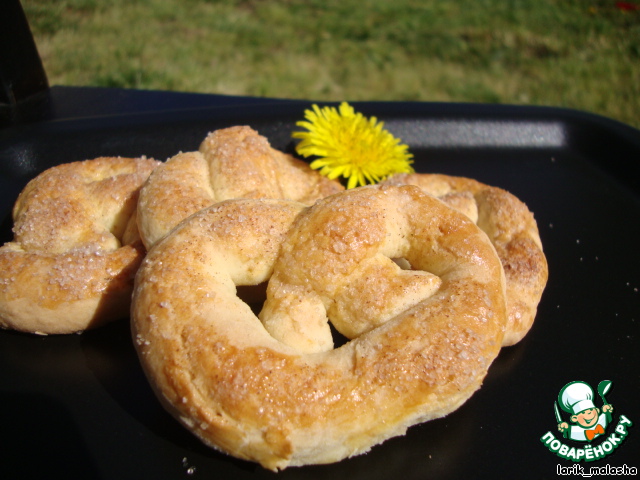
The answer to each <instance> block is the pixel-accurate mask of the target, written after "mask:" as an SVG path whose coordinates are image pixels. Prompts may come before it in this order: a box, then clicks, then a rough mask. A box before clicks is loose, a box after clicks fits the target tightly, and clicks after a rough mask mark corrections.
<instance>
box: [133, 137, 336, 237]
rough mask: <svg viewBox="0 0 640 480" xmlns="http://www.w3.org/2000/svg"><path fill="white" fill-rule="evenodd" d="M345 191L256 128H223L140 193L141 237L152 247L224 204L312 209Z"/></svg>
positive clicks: (173, 160) (175, 160)
mask: <svg viewBox="0 0 640 480" xmlns="http://www.w3.org/2000/svg"><path fill="white" fill-rule="evenodd" d="M343 189H344V188H343V187H342V185H340V183H338V182H337V181H334V180H329V179H327V178H326V177H324V176H322V175H320V174H319V173H318V172H316V171H314V170H312V169H311V168H310V167H309V165H308V164H307V163H305V162H302V161H301V160H298V159H296V158H295V157H293V156H291V155H288V154H285V153H283V152H280V151H279V150H276V149H274V148H272V147H271V146H270V145H269V142H268V140H267V139H266V138H265V137H263V136H261V135H259V134H258V133H257V132H256V131H254V130H253V129H251V128H250V127H247V126H236V127H230V128H225V129H220V130H216V131H214V132H211V133H210V134H209V135H208V136H207V137H206V138H205V139H204V140H203V142H202V144H201V145H200V149H199V151H197V152H185V153H179V154H177V155H175V156H174V157H172V158H170V159H169V160H167V162H165V163H164V164H163V165H161V166H160V168H158V169H157V170H156V171H155V172H154V173H153V175H152V176H151V178H150V179H149V181H148V182H147V184H146V185H145V186H144V188H143V190H142V192H141V194H140V210H139V211H140V217H139V227H140V234H141V236H142V240H143V242H144V244H145V246H146V247H147V248H149V247H151V245H153V244H154V243H155V242H157V241H158V240H159V239H160V238H162V237H163V236H164V235H166V234H167V233H169V231H170V230H171V229H172V228H173V227H175V226H176V225H177V224H178V223H180V221H181V220H183V219H185V218H187V217H188V216H189V215H192V214H193V213H196V212H198V211H200V210H202V209H203V208H206V207H208V206H210V205H213V204H214V203H218V202H221V201H223V200H229V199H232V198H281V199H285V200H294V201H298V202H301V203H304V204H309V205H310V204H313V202H315V201H316V200H318V199H319V198H323V197H325V196H327V195H331V194H333V193H337V192H339V191H342V190H343Z"/></svg>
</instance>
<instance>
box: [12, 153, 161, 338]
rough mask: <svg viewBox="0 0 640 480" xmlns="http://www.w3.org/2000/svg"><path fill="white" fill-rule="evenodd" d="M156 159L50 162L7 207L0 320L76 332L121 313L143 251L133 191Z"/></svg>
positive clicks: (36, 329)
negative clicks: (9, 227)
mask: <svg viewBox="0 0 640 480" xmlns="http://www.w3.org/2000/svg"><path fill="white" fill-rule="evenodd" d="M158 163H159V162H156V161H155V160H151V159H146V158H138V159H132V158H121V157H101V158H97V159H94V160H86V161H82V162H72V163H67V164H63V165H59V166H56V167H53V168H50V169H48V170H46V171H44V172H43V173H41V174H40V175H38V176H37V177H36V178H34V179H33V180H31V181H30V182H29V183H28V184H27V186H26V187H25V188H24V190H23V191H22V192H21V193H20V195H19V197H18V199H17V201H16V203H15V206H14V209H13V219H14V227H13V231H14V238H13V241H11V242H8V243H6V244H5V245H4V246H2V247H1V248H0V326H2V327H3V328H12V329H16V330H21V331H26V332H34V333H41V334H49V333H71V332H79V331H82V330H85V329H87V328H92V327H96V326H99V325H101V324H103V323H105V322H107V321H110V320H113V319H115V318H119V317H125V316H126V315H127V313H128V310H129V306H130V298H131V291H132V289H133V276H134V274H135V272H136V270H137V267H138V265H139V263H140V261H141V260H142V257H143V256H144V253H145V252H144V248H143V246H142V243H141V242H140V237H139V235H138V230H137V226H136V221H135V212H136V204H137V200H138V192H139V190H140V187H141V185H142V183H143V182H144V181H145V180H146V178H147V177H148V176H149V173H150V172H151V171H152V170H153V169H154V168H155V167H156V165H157V164H158Z"/></svg>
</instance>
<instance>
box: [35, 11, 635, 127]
mask: <svg viewBox="0 0 640 480" xmlns="http://www.w3.org/2000/svg"><path fill="white" fill-rule="evenodd" d="M638 5H640V2H639V3H638ZM23 7H24V9H25V12H26V14H27V17H28V19H29V21H30V24H31V27H32V30H33V33H34V36H35V39H36V43H37V45H38V49H39V51H40V54H41V56H42V58H43V62H44V65H45V69H46V71H47V74H48V76H49V80H50V83H51V84H52V85H81V86H108V87H126V88H141V89H161V90H176V91H191V92H206V93H222V94H235V95H253V96H267V97H280V98H305V99H311V100H317V101H322V100H331V101H339V100H348V101H357V100H420V101H444V102H491V103H509V104H528V105H552V106H560V107H569V108H575V109H579V110H584V111H590V112H593V113H597V114H601V115H605V116H607V117H611V118H614V119H617V120H620V121H622V122H625V123H628V124H631V125H633V126H635V127H640V10H636V11H623V10H621V9H619V8H617V7H616V5H615V2H613V1H605V0H592V1H590V0H511V1H508V2H505V1H500V0H463V1H457V2H456V1H449V0H431V1H429V0H391V1H385V0H339V1H338V0H306V1H305V0H282V1H266V0H219V1H213V0H208V1H207V0H137V1H134V0H111V1H99V0H55V1H52V0H23Z"/></svg>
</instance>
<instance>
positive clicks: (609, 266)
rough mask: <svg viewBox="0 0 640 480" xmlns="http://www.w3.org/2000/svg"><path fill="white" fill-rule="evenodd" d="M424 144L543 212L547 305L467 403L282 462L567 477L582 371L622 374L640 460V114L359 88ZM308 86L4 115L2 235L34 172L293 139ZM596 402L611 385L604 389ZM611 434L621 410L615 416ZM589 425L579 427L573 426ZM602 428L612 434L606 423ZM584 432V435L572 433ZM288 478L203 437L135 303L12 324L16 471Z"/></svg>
mask: <svg viewBox="0 0 640 480" xmlns="http://www.w3.org/2000/svg"><path fill="white" fill-rule="evenodd" d="M354 105H355V106H356V108H357V109H358V110H359V111H362V112H363V113H365V114H366V115H375V116H377V117H378V118H379V119H380V120H383V121H384V122H385V124H386V126H387V128H388V129H389V130H391V131H392V132H393V133H394V134H395V135H397V136H399V137H401V138H402V140H403V141H404V142H406V143H408V144H409V146H410V147H411V151H412V152H413V153H414V155H415V158H416V162H415V167H416V170H418V171H420V172H440V173H447V174H452V175H463V176H469V177H474V178H476V179H478V180H480V181H482V182H485V183H488V184H491V185H496V186H500V187H502V188H505V189H507V190H509V191H511V192H512V193H514V194H515V195H517V196H518V197H519V198H520V199H522V200H523V201H524V202H526V203H527V204H528V206H529V207H530V209H531V210H532V211H533V212H534V213H535V216H536V219H537V221H538V225H539V228H540V233H541V237H542V241H543V244H544V248H545V253H546V255H547V259H548V261H549V269H550V278H549V283H548V285H547V288H546V291H545V293H544V296H543V298H542V302H541V303H540V306H539V309H538V316H537V320H536V323H535V324H534V327H533V329H532V331H531V332H530V333H529V335H528V336H527V337H526V338H525V339H524V340H523V341H522V342H521V343H520V344H518V345H516V346H514V347H509V348H505V349H503V351H502V352H501V354H500V356H499V357H498V359H497V360H496V362H495V363H494V365H493V366H492V367H491V370H490V373H489V375H488V376H487V378H486V380H485V383H484V386H483V387H482V388H481V389H480V390H479V391H478V392H477V393H476V394H475V395H474V396H473V397H472V398H471V399H470V400H469V401H468V402H467V403H466V404H464V405H463V406H462V407H461V408H460V409H459V410H457V411H456V412H454V413H452V414H450V415H449V416H447V417H445V418H442V419H439V420H435V421H432V422H429V423H426V424H423V425H419V426H415V427H413V428H411V429H410V430H409V432H408V433H407V435H406V436H404V437H400V438H395V439H392V440H389V441H387V442H386V443H384V444H382V445H380V446H377V447H374V448H373V449H372V450H371V451H370V452H369V453H368V454H366V455H362V456H359V457H355V458H352V459H348V460H345V461H342V462H340V463H337V464H334V465H324V466H311V467H303V468H291V469H288V470H285V471H284V472H281V473H279V474H277V476H278V477H281V478H304V479H315V478H323V479H324V478H353V479H356V478H357V479H360V478H362V479H367V480H373V479H383V478H384V479H387V478H389V479H396V478H403V479H407V480H408V479H410V478H495V477H502V478H552V477H555V476H556V474H557V472H558V470H557V469H558V468H559V466H561V467H571V466H572V465H573V462H572V461H569V460H563V459H561V458H559V457H558V456H556V455H555V454H553V453H552V452H550V451H549V449H548V448H547V447H546V446H545V445H544V444H543V442H542V441H541V438H542V437H543V436H544V435H545V433H546V432H548V431H551V432H553V433H554V434H556V423H557V422H556V419H555V416H554V409H553V403H554V401H555V400H556V398H557V395H558V393H559V391H560V389H561V388H562V387H563V386H564V385H565V384H566V383H568V382H570V381H574V380H583V381H586V382H588V383H590V384H591V385H592V386H593V388H594V389H595V387H596V385H597V384H598V382H599V381H601V380H605V379H608V380H611V381H612V382H613V388H612V390H611V392H610V393H609V394H608V395H607V400H608V401H609V402H610V403H611V404H612V405H613V406H614V408H615V410H614V422H617V421H618V419H619V416H620V415H625V416H626V417H627V418H629V419H630V420H632V421H634V422H636V425H634V426H632V427H630V428H629V434H628V436H627V437H626V438H625V440H624V441H623V442H622V443H621V444H620V445H619V447H618V448H616V449H615V451H614V452H613V453H612V454H611V455H608V456H607V457H606V458H604V459H602V460H599V461H596V462H590V463H585V462H582V463H580V464H579V465H580V466H583V467H584V468H585V469H588V468H589V467H591V466H598V467H606V466H607V465H609V466H611V467H622V466H624V465H626V466H627V467H635V468H638V467H640V461H639V460H638V452H639V451H640V426H639V424H638V423H637V422H640V412H637V411H636V410H637V409H636V407H637V405H638V399H640V374H639V373H638V368H639V367H640V354H639V350H640V349H639V346H638V340H639V338H638V333H639V325H640V308H639V307H640V293H639V292H638V289H640V254H639V253H638V252H639V250H638V239H639V238H640V223H639V220H640V184H639V182H640V161H639V159H640V132H639V131H638V130H635V129H633V128H631V127H628V126H626V125H622V124H619V123H617V122H614V121H610V120H608V119H605V118H602V117H598V116H593V115H589V114H585V113H581V112H576V111H572V110H563V109H553V108H534V107H509V106H504V107H502V106H484V105H458V104H454V105H452V104H429V103H360V104H354ZM308 106H309V104H308V103H302V102H300V103H298V102H285V103H279V102H274V103H272V104H269V103H260V104H256V105H242V106H239V107H237V108H235V107H234V108H203V109H194V110H188V111H174V112H161V113H153V114H139V115H125V116H117V115H116V116H104V117H99V118H85V119H75V120H67V121H51V122H44V123H39V124H33V125H28V126H23V127H14V128H11V129H5V130H3V131H0V188H1V193H0V215H1V218H3V219H4V224H3V225H4V226H3V228H2V230H1V232H2V241H6V240H8V239H9V238H10V218H9V217H10V210H11V207H12V205H13V202H14V201H15V198H16V196H17V194H18V193H19V191H20V190H21V188H22V187H23V186H24V184H25V183H26V181H27V180H28V179H29V178H31V177H33V176H35V175H36V174H37V173H39V172H40V171H42V170H43V169H45V168H47V167H49V166H52V165H55V164H58V163H62V162H68V161H73V160H81V159H85V158H93V157H97V156H102V155H122V156H135V155H147V156H150V157H155V158H158V159H166V158H167V157H170V156H172V155H174V154H175V153H177V152H178V151H188V150H193V149H196V148H197V147H198V145H199V143H200V141H201V140H202V139H203V138H204V136H205V135H206V133H207V132H209V131H210V130H213V129H216V128H221V127H226V126H231V125H238V124H247V125H250V126H252V127H254V128H255V129H257V130H258V131H259V132H260V133H262V134H264V135H266V136H267V137H268V138H269V139H270V140H271V142H272V144H273V145H274V146H275V147H277V148H280V149H283V150H291V149H292V146H293V143H292V141H291V137H290V133H291V131H292V130H293V129H294V128H295V121H297V120H300V119H302V116H303V110H304V108H306V107H308ZM596 405H597V406H601V405H602V402H601V401H600V399H599V398H596ZM609 428H610V429H611V430H608V432H607V434H609V433H611V431H612V430H613V427H611V426H610V427H609ZM565 442H566V443H571V442H570V441H568V440H567V441H565ZM594 443H597V440H596V441H594ZM571 445H572V446H575V447H578V448H582V447H583V446H584V445H580V444H577V443H571ZM62 475H64V476H65V477H66V478H101V479H119V480H121V479H129V478H131V479H134V478H135V479H141V478H149V479H158V480H159V479H165V478H166V479H176V478H237V479H242V478H274V477H275V476H276V474H274V473H272V472H268V471H266V470H264V469H262V468H261V467H259V466H257V465H254V464H252V463H246V462H242V461H237V460H234V459H232V458H230V457H228V456H225V455H223V454H220V453H217V452H215V451H213V450H210V449H209V448H207V447H205V446H203V445H202V444H201V443H200V442H199V441H198V440H196V439H195V438H194V437H192V436H191V434H190V433H188V432H187V431H186V430H184V429H183V428H182V427H181V426H179V425H178V423H177V422H176V421H174V420H173V418H172V417H170V416H169V415H168V414H167V413H165V411H164V410H163V409H162V408H161V406H160V405H159V403H158V402H157V401H156V398H155V397H154V395H153V394H152V392H151V389H150V388H149V386H148V384H147V381H146V379H145V377H144V375H143V373H142V371H141V369H140V367H139V364H138V362H137V358H136V355H135V353H134V349H133V346H132V341H131V338H130V335H129V326H128V322H127V321H126V320H123V321H120V322H116V323H114V324H111V325H109V326H107V327H104V328H102V329H99V330H95V331H90V332H86V333H85V334H82V335H69V336H51V337H37V336H31V335H25V334H20V333H15V332H10V331H2V332H0V478H3V479H14V478H55V477H56V476H62Z"/></svg>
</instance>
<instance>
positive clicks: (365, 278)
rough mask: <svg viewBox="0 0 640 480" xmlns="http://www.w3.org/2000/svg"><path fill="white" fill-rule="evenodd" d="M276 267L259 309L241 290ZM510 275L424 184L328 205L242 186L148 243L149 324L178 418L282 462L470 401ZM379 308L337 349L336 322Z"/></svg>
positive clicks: (216, 441)
mask: <svg viewBox="0 0 640 480" xmlns="http://www.w3.org/2000/svg"><path fill="white" fill-rule="evenodd" d="M239 218H242V221H237V219H239ZM234 219H235V221H234ZM393 259H403V260H404V261H403V262H399V263H402V264H404V265H405V267H406V265H409V266H410V268H411V270H407V269H406V268H405V269H403V268H401V267H400V266H399V265H398V262H397V261H394V260H393ZM267 280H268V286H267V294H266V295H267V299H266V301H265V302H264V306H263V308H262V311H261V312H260V313H259V316H258V315H256V314H255V313H254V312H253V311H252V309H251V308H250V306H249V305H248V304H247V303H245V302H244V301H243V300H242V299H240V298H239V297H238V295H237V291H238V289H239V288H240V286H242V285H258V284H261V283H263V282H265V281H267ZM369 287H370V288H369ZM368 288H369V289H368ZM367 289H368V290H367ZM504 289H505V285H504V272H503V269H502V266H501V263H500V259H499V258H498V256H497V255H496V252H495V249H494V247H493V246H492V245H491V243H490V241H489V239H488V238H487V235H486V234H484V233H483V232H482V231H481V230H480V229H479V228H478V227H477V226H476V225H475V223H474V222H472V221H471V220H470V219H468V218H467V217H466V216H465V215H463V214H462V213H460V212H458V211H456V210H454V209H452V208H450V207H448V206H446V205H445V204H444V203H442V202H440V201H439V200H437V199H435V198H433V197H431V196H429V195H427V194H425V193H423V192H422V191H421V190H420V189H419V188H417V187H414V186H401V187H396V186H386V187H364V188H359V189H354V190H349V191H346V192H343V193H339V194H336V195H332V196H329V197H326V198H324V199H321V200H319V201H318V202H316V203H315V204H314V205H313V206H304V205H302V204H300V203H296V202H286V201H283V200H259V199H236V200H227V201H224V202H221V203H218V204H216V205H215V206H213V207H210V208H206V209H204V210H202V211H200V212H198V213H196V214H195V215H193V216H191V217H189V218H188V219H187V220H185V221H183V222H181V223H180V224H179V225H178V226H177V227H176V228H175V229H174V230H173V231H172V232H171V233H170V234H169V235H167V236H166V237H164V238H163V239H161V240H160V241H159V242H158V243H157V244H156V245H155V246H154V247H153V249H152V250H151V251H150V252H149V254H148V256H147V258H146V259H145V261H144V262H143V265H142V267H141V268H140V270H139V272H138V275H137V276H136V283H135V288H134V294H133V305H132V317H131V321H132V332H133V335H134V338H136V339H139V341H136V342H135V345H136V348H137V350H138V352H139V356H140V359H141V362H142V365H143V368H144V369H145V372H146V373H147V376H148V378H150V380H151V381H152V384H153V386H154V389H155V390H156V391H157V392H158V394H159V395H160V396H161V398H162V399H163V404H165V405H167V408H168V409H169V411H170V412H171V413H172V414H173V415H175V416H176V418H178V419H179V420H180V421H181V422H182V423H183V424H184V425H185V426H186V427H187V428H188V429H189V430H191V431H192V432H193V433H194V434H195V435H197V436H198V437H199V438H201V439H202V440H203V442H205V443H206V444H208V445H211V446H212V447H214V448H216V449H218V450H221V451H224V452H227V453H230V454H232V455H235V456H237V457H239V458H243V459H248V460H252V461H256V462H259V463H261V464H262V465H263V466H265V467H266V468H269V469H274V470H276V469H282V468H286V467H287V466H293V465H305V464H310V463H328V462H334V461H338V460H340V459H342V458H345V457H348V456H352V455H356V454H359V453H363V452H365V451H367V450H368V449H369V448H371V447H372V446H373V445H375V444H377V443H379V442H381V441H384V440H385V439H387V438H390V437H392V436H396V435H400V434H402V433H404V431H405V430H406V429H407V428H408V427H409V426H410V425H413V424H415V423H419V422H422V421H426V420H429V419H432V418H437V417H440V416H443V415H446V414H447V413H449V412H451V411H453V410H455V409H456V408H458V407H459V406H460V405H461V404H462V403H463V402H464V401H465V400H466V399H467V398H469V396H470V395H472V394H473V392H474V391H475V390H476V389H477V388H479V387H480V385H481V383H482V380H483V378H484V376H485V375H486V372H487V369H488V368H489V366H490V364H491V362H492V361H493V359H494V358H495V357H496V355H497V354H498V352H499V350H500V348H501V344H502V339H503V335H504V331H505V325H506V318H507V317H506V309H505V290H504ZM357 291H361V292H362V293H366V294H367V297H366V298H358V296H357V295H356V293H357ZM376 293H380V298H381V299H384V300H378V299H376V298H371V297H372V296H373V297H375V295H376ZM361 297H365V296H364V295H361ZM358 302H361V303H358ZM362 318H364V319H365V320H366V321H365V322H364V324H365V325H364V327H362V325H360V326H358V327H357V328H355V330H357V331H354V332H352V333H353V338H352V339H351V340H349V341H348V342H346V343H345V344H343V345H341V346H339V347H338V348H332V346H329V348H325V347H326V345H325V342H324V340H323V337H322V335H325V333H326V331H327V330H328V329H329V327H328V322H329V321H331V322H333V323H334V324H335V325H338V324H339V323H340V321H342V322H343V323H344V324H345V325H347V324H351V323H352V322H351V320H357V321H361V319H362ZM356 323H357V322H356ZM316 334H319V335H320V337H317V336H316ZM330 340H331V339H330ZM305 342H307V343H310V344H311V347H312V348H311V349H307V346H308V345H307V343H305ZM318 346H319V347H320V348H315V347H318Z"/></svg>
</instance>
